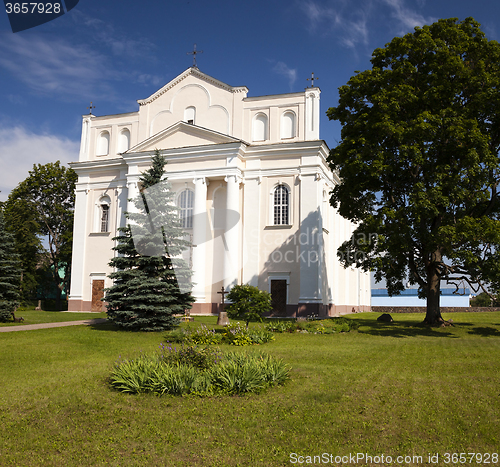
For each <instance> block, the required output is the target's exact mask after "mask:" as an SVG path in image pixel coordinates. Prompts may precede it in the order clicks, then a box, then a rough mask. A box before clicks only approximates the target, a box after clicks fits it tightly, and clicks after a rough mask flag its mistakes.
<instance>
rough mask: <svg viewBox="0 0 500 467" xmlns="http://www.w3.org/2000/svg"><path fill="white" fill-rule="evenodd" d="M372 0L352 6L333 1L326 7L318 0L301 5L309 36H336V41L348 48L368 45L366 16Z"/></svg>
mask: <svg viewBox="0 0 500 467" xmlns="http://www.w3.org/2000/svg"><path fill="white" fill-rule="evenodd" d="M371 4H372V0H365V1H364V2H361V4H360V5H353V4H352V3H351V2H346V1H345V0H333V1H331V2H329V3H328V4H327V5H325V4H322V3H320V2H319V1H318V0H307V1H306V2H303V3H301V9H302V11H303V12H304V13H305V15H306V18H307V19H308V23H309V31H310V32H311V34H314V35H317V34H321V35H324V34H331V33H335V34H336V35H338V40H339V41H340V43H341V44H342V45H344V46H345V47H348V48H354V47H356V45H357V44H360V43H361V44H363V45H366V44H367V43H368V20H367V18H368V15H369V12H370V11H371Z"/></svg>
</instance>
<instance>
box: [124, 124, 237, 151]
mask: <svg viewBox="0 0 500 467" xmlns="http://www.w3.org/2000/svg"><path fill="white" fill-rule="evenodd" d="M235 142H242V141H241V140H239V139H237V138H233V137H232V136H227V135H224V134H222V133H218V132H216V131H213V130H208V129H207V128H202V127H199V126H196V125H192V124H190V123H186V122H177V123H176V124H175V125H172V126H171V127H168V128H166V129H164V130H162V131H160V132H159V133H157V134H156V135H153V136H151V137H150V138H148V139H147V140H145V141H143V142H142V143H139V144H137V145H136V146H134V147H133V148H130V149H129V150H128V151H127V152H126V153H125V154H130V153H135V152H146V151H154V150H155V149H173V148H184V147H192V146H206V145H209V144H224V143H235Z"/></svg>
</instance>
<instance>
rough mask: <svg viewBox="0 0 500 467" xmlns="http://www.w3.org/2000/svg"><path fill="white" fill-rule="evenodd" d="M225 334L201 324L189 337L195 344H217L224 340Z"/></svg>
mask: <svg viewBox="0 0 500 467" xmlns="http://www.w3.org/2000/svg"><path fill="white" fill-rule="evenodd" d="M222 338H223V335H222V334H221V333H217V332H215V329H209V328H208V327H207V326H205V325H203V324H202V325H201V326H200V327H199V328H197V329H196V330H194V331H192V332H191V333H190V334H189V337H188V339H189V340H190V341H191V342H193V343H195V344H202V345H216V344H220V343H221V342H222Z"/></svg>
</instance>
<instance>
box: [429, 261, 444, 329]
mask: <svg viewBox="0 0 500 467" xmlns="http://www.w3.org/2000/svg"><path fill="white" fill-rule="evenodd" d="M427 287H428V289H427V310H426V314H425V319H424V323H425V324H430V325H431V326H433V325H438V324H442V323H444V320H443V317H442V316H441V309H440V306H439V300H440V298H441V280H440V277H439V274H438V270H437V268H436V266H435V264H430V265H429V267H428V268H427Z"/></svg>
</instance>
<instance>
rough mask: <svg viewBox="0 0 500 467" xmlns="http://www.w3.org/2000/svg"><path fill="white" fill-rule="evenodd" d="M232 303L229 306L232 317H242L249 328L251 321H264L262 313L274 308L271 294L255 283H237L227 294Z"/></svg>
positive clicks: (228, 313)
mask: <svg viewBox="0 0 500 467" xmlns="http://www.w3.org/2000/svg"><path fill="white" fill-rule="evenodd" d="M227 299H228V300H229V301H231V302H232V303H231V304H230V305H229V306H228V307H227V315H228V316H229V318H231V319H242V320H244V321H245V322H246V325H247V328H248V323H249V322H250V321H262V315H263V314H264V313H267V312H269V311H271V310H272V308H273V307H272V305H271V294H270V293H268V292H264V291H263V290H259V289H258V288H257V287H254V286H253V285H235V286H234V287H233V288H232V289H231V291H230V292H229V293H228V294H227Z"/></svg>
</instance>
